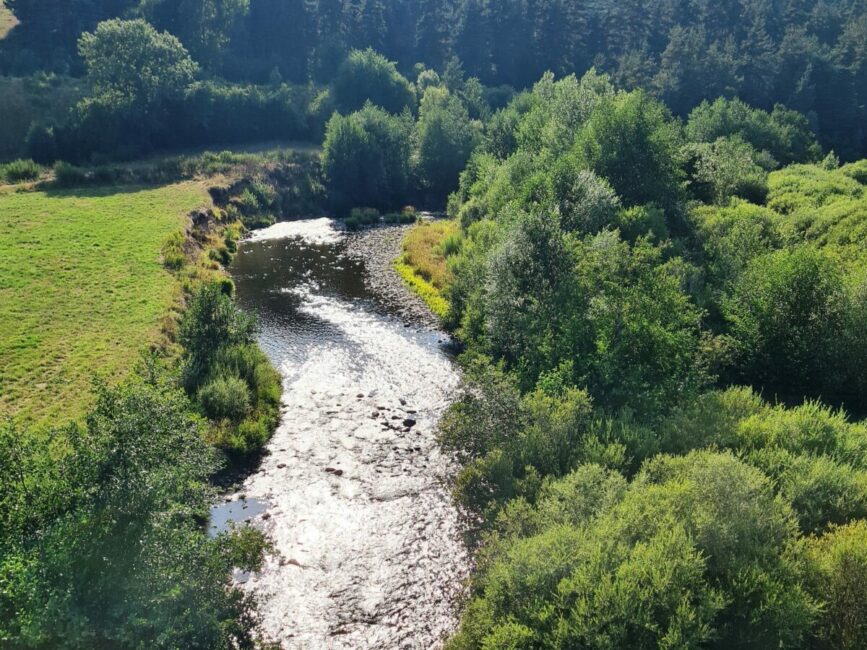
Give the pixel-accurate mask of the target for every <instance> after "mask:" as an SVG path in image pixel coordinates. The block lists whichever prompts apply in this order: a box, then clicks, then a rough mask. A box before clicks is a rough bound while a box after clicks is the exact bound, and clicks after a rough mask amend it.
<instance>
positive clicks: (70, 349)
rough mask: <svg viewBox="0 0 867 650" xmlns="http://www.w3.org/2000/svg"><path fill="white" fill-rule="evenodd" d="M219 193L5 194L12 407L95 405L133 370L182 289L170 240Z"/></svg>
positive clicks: (2, 332)
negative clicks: (96, 391) (98, 395)
mask: <svg viewBox="0 0 867 650" xmlns="http://www.w3.org/2000/svg"><path fill="white" fill-rule="evenodd" d="M207 202H208V197H207V194H206V192H205V191H204V188H203V187H202V186H201V185H200V184H197V183H192V182H189V183H180V184H176V185H169V186H165V187H158V188H146V187H132V188H130V187H125V188H117V187H109V188H94V189H86V190H74V191H48V192H23V191H22V192H13V191H9V192H4V193H2V194H0V416H9V415H11V416H13V417H14V418H16V419H20V420H22V421H26V422H28V423H30V424H36V425H39V424H48V423H52V422H57V421H58V420H63V419H67V418H77V417H80V416H81V415H82V414H83V413H84V409H85V408H86V406H87V403H88V402H87V400H88V395H89V394H90V392H91V391H90V390H89V388H90V383H91V381H92V378H93V377H94V376H95V375H99V376H101V377H105V378H107V379H109V380H111V379H116V378H118V377H120V376H123V374H124V373H126V372H128V371H129V369H130V368H131V366H132V365H133V362H134V361H135V359H136V357H137V355H139V353H140V352H141V351H142V350H144V349H146V348H147V347H148V346H149V345H151V344H154V343H156V342H158V341H159V337H160V332H161V323H162V322H163V320H164V318H165V315H166V314H167V312H168V311H169V309H170V308H171V306H172V303H173V302H174V301H175V300H176V299H177V297H178V295H179V288H178V283H177V281H176V280H175V278H174V277H173V276H172V275H171V274H170V273H169V272H168V271H167V270H166V269H165V267H164V266H163V263H162V261H161V249H162V247H163V245H164V243H165V242H166V240H167V239H168V238H169V236H170V235H172V234H173V233H175V232H177V231H179V230H180V229H181V228H182V227H183V226H184V223H185V219H186V215H187V214H188V213H189V212H190V211H191V210H193V209H194V208H196V207H198V206H201V205H204V204H206V203H207Z"/></svg>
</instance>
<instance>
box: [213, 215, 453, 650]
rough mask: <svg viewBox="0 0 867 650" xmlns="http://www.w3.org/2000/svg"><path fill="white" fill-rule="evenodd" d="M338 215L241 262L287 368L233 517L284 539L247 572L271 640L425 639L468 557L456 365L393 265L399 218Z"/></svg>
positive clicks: (337, 643) (441, 619)
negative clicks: (452, 426)
mask: <svg viewBox="0 0 867 650" xmlns="http://www.w3.org/2000/svg"><path fill="white" fill-rule="evenodd" d="M333 226H334V224H333V222H331V221H329V220H327V219H317V220H310V221H301V222H290V223H282V224H278V225H277V226H274V227H272V228H269V229H266V230H263V231H258V232H255V233H253V235H252V236H251V237H250V238H249V239H248V240H246V241H244V242H243V243H242V245H241V247H240V250H239V254H238V255H237V257H236V259H235V261H234V262H233V265H232V268H231V273H232V276H233V278H234V280H235V283H236V285H237V295H238V299H239V301H240V303H241V305H242V306H243V307H244V308H245V309H248V310H250V311H252V312H255V313H256V314H257V315H258V317H259V321H260V324H261V335H260V344H261V346H262V348H263V349H264V350H265V352H266V353H267V354H268V355H269V357H270V358H271V359H272V361H273V363H274V364H275V366H276V367H277V368H279V370H280V371H281V373H282V376H283V392H284V394H283V416H282V423H281V425H280V427H279V429H278V431H277V432H276V434H275V436H274V438H273V439H272V441H271V443H270V444H269V447H268V453H267V455H266V457H265V458H264V460H263V462H262V463H261V466H260V467H259V468H258V470H257V471H256V472H255V473H254V474H252V475H251V476H250V477H249V478H248V479H247V480H246V482H245V483H244V485H243V487H242V489H241V490H240V491H239V493H238V494H237V495H235V496H234V497H233V498H232V502H231V503H228V504H226V505H225V506H224V507H223V508H222V511H221V515H222V516H223V517H224V518H227V519H235V520H243V519H248V520H249V521H250V523H252V525H256V526H260V527H262V528H263V529H264V530H265V531H266V532H267V533H268V534H269V536H270V537H271V539H272V541H273V543H274V545H275V549H276V552H275V553H274V554H272V555H270V556H269V557H268V558H267V561H266V564H265V566H264V568H263V570H262V571H261V572H260V573H257V574H254V575H252V576H243V577H242V578H241V582H242V586H243V588H244V589H245V590H247V591H248V593H250V594H251V595H252V596H253V598H254V599H255V601H256V603H257V605H258V611H259V616H260V625H259V627H260V631H261V635H262V637H263V640H265V641H269V642H274V643H276V644H278V645H279V646H280V647H282V648H305V649H308V648H314V649H316V648H388V649H393V648H413V649H414V648H419V649H421V648H424V649H425V650H427V649H429V648H435V647H437V646H439V645H440V642H441V640H442V639H443V638H444V637H445V636H446V635H447V634H448V633H449V632H450V631H452V630H453V629H454V626H455V600H456V596H457V594H458V592H459V590H460V588H461V585H462V584H463V582H464V578H465V577H466V574H467V567H468V560H467V556H466V552H465V550H464V547H463V545H462V543H461V529H460V524H459V518H458V515H457V513H456V511H455V510H454V508H453V505H452V503H451V502H450V498H449V494H448V487H447V485H446V480H445V479H446V477H447V475H448V473H449V471H450V464H449V461H448V459H447V458H446V457H445V456H444V455H443V454H442V453H441V452H440V450H439V448H438V446H437V443H436V438H435V432H436V425H437V422H438V420H439V418H440V416H441V415H442V413H443V411H444V409H445V408H446V407H447V406H448V404H449V401H450V400H451V399H453V397H454V394H455V391H456V390H457V387H458V382H459V375H458V372H457V368H456V367H455V365H454V362H453V360H452V359H451V358H450V356H449V354H448V351H447V341H446V337H445V336H444V335H443V334H442V333H441V332H439V331H437V330H436V329H435V327H431V324H430V320H429V318H428V319H427V321H426V320H425V317H424V316H422V312H421V311H420V310H419V308H418V304H417V303H416V302H414V301H416V300H417V299H416V298H415V297H414V296H411V295H408V292H406V290H405V289H403V287H402V286H401V285H400V284H399V281H398V280H397V276H396V274H394V272H393V271H392V270H391V268H390V263H389V261H390V258H391V257H393V255H394V254H395V252H396V246H397V241H398V240H399V236H400V233H401V229H399V228H386V229H377V230H372V231H367V232H364V233H358V234H344V233H342V232H340V231H338V230H336V229H335V228H334V227H333ZM389 274H392V275H389Z"/></svg>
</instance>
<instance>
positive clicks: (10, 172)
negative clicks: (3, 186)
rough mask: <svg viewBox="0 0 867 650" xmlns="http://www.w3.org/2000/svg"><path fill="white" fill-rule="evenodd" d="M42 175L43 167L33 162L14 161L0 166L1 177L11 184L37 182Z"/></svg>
mask: <svg viewBox="0 0 867 650" xmlns="http://www.w3.org/2000/svg"><path fill="white" fill-rule="evenodd" d="M41 173H42V167H40V166H39V165H37V164H36V163H35V162H33V161H32V160H14V161H12V162H11V163H7V164H5V165H0V177H2V178H5V179H6V181H8V182H9V183H21V182H23V181H35V180H36V179H37V178H39V174H41Z"/></svg>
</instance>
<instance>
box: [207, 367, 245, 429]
mask: <svg viewBox="0 0 867 650" xmlns="http://www.w3.org/2000/svg"><path fill="white" fill-rule="evenodd" d="M198 399H199V403H201V405H202V409H203V410H204V412H205V415H207V416H208V417H209V418H210V419H211V420H224V419H225V420H229V421H231V422H235V423H238V422H240V421H241V420H243V419H244V417H245V416H246V415H247V413H249V411H250V389H249V387H248V386H247V382H245V381H244V380H243V379H240V378H239V377H217V378H216V379H214V380H212V381H211V382H209V383H207V384H205V385H204V386H203V387H202V388H200V389H199V392H198Z"/></svg>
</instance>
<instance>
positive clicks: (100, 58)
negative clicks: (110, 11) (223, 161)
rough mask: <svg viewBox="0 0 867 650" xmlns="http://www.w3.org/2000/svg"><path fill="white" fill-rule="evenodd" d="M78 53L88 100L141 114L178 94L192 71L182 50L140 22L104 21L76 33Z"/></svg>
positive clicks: (177, 43) (194, 67)
mask: <svg viewBox="0 0 867 650" xmlns="http://www.w3.org/2000/svg"><path fill="white" fill-rule="evenodd" d="M78 50H79V53H80V54H81V57H82V58H83V59H84V62H85V65H86V66H87V80H88V83H89V84H90V88H91V92H92V96H93V97H95V98H98V99H100V100H102V101H105V102H107V103H109V104H111V105H115V106H117V107H119V108H127V109H132V110H138V111H146V110H147V109H148V108H151V107H154V106H155V105H158V104H159V103H160V102H163V101H165V100H169V99H174V98H177V97H179V96H180V95H181V93H182V92H183V91H184V89H185V88H186V87H187V86H188V85H189V84H190V83H191V82H192V81H193V78H194V76H195V74H196V71H197V70H198V66H197V65H196V63H195V62H194V61H193V60H192V59H191V58H190V56H189V54H188V53H187V51H186V49H184V46H183V45H181V43H180V41H178V39H177V38H175V37H174V36H172V35H171V34H168V33H165V32H163V33H159V32H157V31H156V30H155V29H154V28H153V27H152V26H151V25H150V24H148V23H146V22H145V21H144V20H109V21H106V22H103V23H100V24H99V26H98V27H97V28H96V31H95V32H93V33H88V34H84V35H82V37H81V39H80V40H79V44H78Z"/></svg>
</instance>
